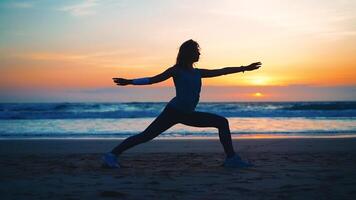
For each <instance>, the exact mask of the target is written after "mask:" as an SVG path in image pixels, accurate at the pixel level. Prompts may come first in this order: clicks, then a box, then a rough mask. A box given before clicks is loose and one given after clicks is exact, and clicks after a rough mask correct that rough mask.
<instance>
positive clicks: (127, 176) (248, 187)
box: [0, 138, 356, 200]
mask: <svg viewBox="0 0 356 200" xmlns="http://www.w3.org/2000/svg"><path fill="white" fill-rule="evenodd" d="M120 141H121V140H115V139H37V140H35V139H32V140H29V139H27V140H0V155H1V164H0V168H1V170H0V177H1V187H0V198H1V199H96V198H103V199H110V198H113V199H214V200H215V199H354V197H355V195H356V170H355V169H356V138H323V139H321V138H318V139H317V138H293V139H235V140H234V146H235V147H236V150H237V151H238V152H239V153H240V154H241V156H242V157H243V158H245V159H247V160H250V161H251V162H253V163H254V164H255V165H256V166H255V167H253V168H249V169H226V168H224V167H222V166H221V164H222V162H223V160H224V154H223V151H222V147H221V145H220V143H219V141H218V140H217V139H194V140H189V139H157V140H153V141H151V142H149V143H145V144H142V145H140V146H137V147H135V148H133V149H131V150H129V151H127V152H126V153H124V154H123V155H122V156H121V157H120V159H121V162H122V165H123V167H122V168H121V169H114V170H113V169H106V168H103V167H102V166H101V162H100V159H101V155H102V153H104V152H107V151H109V150H110V149H111V148H113V147H114V146H115V145H116V144H117V143H119V142H120Z"/></svg>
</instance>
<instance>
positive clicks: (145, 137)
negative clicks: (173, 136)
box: [111, 107, 177, 156]
mask: <svg viewBox="0 0 356 200" xmlns="http://www.w3.org/2000/svg"><path fill="white" fill-rule="evenodd" d="M174 115H175V113H174V112H172V110H170V109H167V107H166V108H165V109H164V110H163V112H162V113H161V114H160V115H159V116H158V117H157V118H156V119H155V120H154V121H153V122H152V123H151V124H150V125H149V126H148V127H147V128H146V129H145V130H144V131H143V132H141V133H140V134H137V135H134V136H131V137H128V138H126V139H125V140H124V141H123V142H122V143H120V144H119V145H118V146H116V147H115V148H114V149H113V150H112V151H111V153H113V154H115V155H117V156H118V155H120V154H121V153H122V152H124V151H126V150H127V149H129V148H131V147H134V146H136V145H138V144H141V143H144V142H147V141H150V140H152V139H153V138H155V137H157V136H158V135H159V134H161V133H163V132H164V131H166V130H167V129H169V128H170V127H172V126H173V125H175V124H176V123H177V122H176V117H175V116H174Z"/></svg>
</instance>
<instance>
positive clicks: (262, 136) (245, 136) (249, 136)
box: [0, 134, 356, 141]
mask: <svg viewBox="0 0 356 200" xmlns="http://www.w3.org/2000/svg"><path fill="white" fill-rule="evenodd" d="M231 137H232V139H233V140H250V139H257V140H264V139H340V138H356V134H343V135H283V134H241V135H231ZM125 138H126V137H125ZM125 138H121V137H120V138H118V137H0V141H2V140H4V141H6V140H124V139H125ZM218 139H219V137H218V136H177V137H169V136H168V137H165V136H163V137H156V138H154V140H218Z"/></svg>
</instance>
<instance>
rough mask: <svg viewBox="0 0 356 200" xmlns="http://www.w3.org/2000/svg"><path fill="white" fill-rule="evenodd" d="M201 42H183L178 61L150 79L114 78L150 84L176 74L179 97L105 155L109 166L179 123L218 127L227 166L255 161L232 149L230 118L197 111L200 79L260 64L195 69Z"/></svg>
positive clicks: (116, 163)
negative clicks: (128, 150) (122, 155)
mask: <svg viewBox="0 0 356 200" xmlns="http://www.w3.org/2000/svg"><path fill="white" fill-rule="evenodd" d="M199 56H200V52H199V44H198V43H197V42H195V41H194V40H188V41H186V42H184V43H183V44H182V45H181V46H180V48H179V52H178V56H177V62H176V64H175V65H174V66H173V67H170V68H168V69H167V70H166V71H164V72H163V73H161V74H158V75H156V76H153V77H149V78H140V79H133V80H130V79H124V78H113V80H114V82H115V83H116V84H117V85H119V86H125V85H130V84H133V85H147V84H154V83H158V82H162V81H165V80H167V79H168V78H170V77H173V81H174V85H175V89H176V96H175V97H174V98H173V99H172V100H171V101H170V102H169V103H168V104H167V105H166V107H165V108H164V110H163V111H162V113H161V114H160V115H159V116H158V117H157V118H156V119H155V120H154V121H153V122H152V123H151V124H150V125H149V126H148V127H147V128H146V130H144V131H143V132H141V133H140V134H137V135H134V136H131V137H129V138H127V139H125V140H124V141H123V142H122V143H121V144H119V145H118V146H116V147H115V148H114V149H113V150H112V151H111V152H110V153H106V154H105V155H104V156H103V162H104V164H105V165H106V166H107V167H110V168H119V167H120V164H119V160H118V156H119V155H120V154H121V153H122V152H124V151H125V150H127V149H129V148H131V147H133V146H135V145H138V144H141V143H144V142H147V141H150V140H152V139H153V138H155V137H157V136H158V135H159V134H161V133H162V132H164V131H166V130H167V129H169V128H170V127H172V126H173V125H175V124H177V123H182V124H185V125H188V126H195V127H215V128H217V129H218V130H219V139H220V142H221V144H222V145H223V147H224V151H225V154H226V159H225V162H224V166H225V167H249V166H252V164H250V163H248V162H245V161H243V160H241V158H240V156H238V155H237V154H236V153H235V151H234V148H233V145H232V142H231V134H230V129H229V123H228V120H227V119H226V118H225V117H222V116H219V115H216V114H212V113H206V112H199V111H195V107H196V105H197V104H198V102H199V95H200V89H201V78H209V77H216V76H221V75H226V74H232V73H238V72H244V71H252V70H255V69H258V68H259V67H261V63H260V62H256V63H252V64H250V65H248V66H241V67H226V68H222V69H215V70H209V69H199V68H194V67H193V63H195V62H197V61H198V60H199Z"/></svg>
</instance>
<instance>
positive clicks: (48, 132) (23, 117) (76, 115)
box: [0, 102, 356, 139]
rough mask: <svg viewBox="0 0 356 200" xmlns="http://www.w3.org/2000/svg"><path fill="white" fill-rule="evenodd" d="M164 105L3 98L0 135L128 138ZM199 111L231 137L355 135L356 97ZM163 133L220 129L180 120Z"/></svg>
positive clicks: (217, 105) (204, 133)
mask: <svg viewBox="0 0 356 200" xmlns="http://www.w3.org/2000/svg"><path fill="white" fill-rule="evenodd" d="M166 104H167V103H166V102H161V103H153V102H132V103H1V104H0V138H1V139H9V138H29V139H31V138H126V137H128V136H131V135H134V134H137V133H140V132H141V131H143V130H144V129H145V128H146V127H147V126H148V125H149V124H150V123H151V122H152V121H153V120H154V118H155V117H156V116H158V115H159V113H160V112H161V111H162V110H163V108H164V106H165V105H166ZM196 110H198V111H203V112H211V113H215V114H218V115H222V116H225V117H227V118H228V120H229V124H230V129H231V133H232V135H233V137H249V136H251V137H253V136H258V137H263V136H286V137H289V136H290V137H294V136H341V137H343V136H355V137H356V102H209V103H208V102H207V103H204V102H203V103H199V105H198V107H197V108H196ZM159 137H160V138H190V137H218V134H217V130H216V129H215V128H196V127H188V126H184V125H181V124H178V125H175V126H174V127H172V128H171V129H169V130H167V131H166V132H164V133H163V134H161V135H160V136H159Z"/></svg>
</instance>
